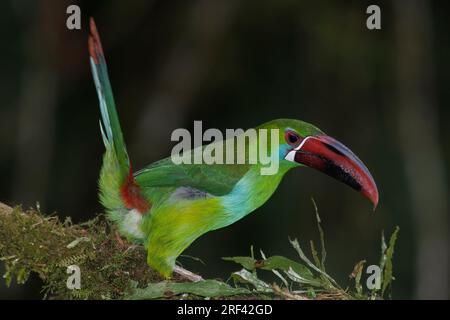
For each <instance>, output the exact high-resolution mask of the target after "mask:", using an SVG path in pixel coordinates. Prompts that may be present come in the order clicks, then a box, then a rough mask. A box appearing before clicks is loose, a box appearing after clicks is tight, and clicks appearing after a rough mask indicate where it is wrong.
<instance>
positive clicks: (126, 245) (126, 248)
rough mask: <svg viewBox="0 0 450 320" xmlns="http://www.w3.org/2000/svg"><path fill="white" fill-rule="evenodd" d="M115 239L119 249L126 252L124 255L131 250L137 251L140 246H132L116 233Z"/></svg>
mask: <svg viewBox="0 0 450 320" xmlns="http://www.w3.org/2000/svg"><path fill="white" fill-rule="evenodd" d="M115 238H116V241H117V244H118V247H119V248H120V249H122V250H124V253H127V252H128V251H130V250H134V249H136V248H137V247H138V246H137V245H135V244H130V243H129V242H127V241H126V240H124V239H122V238H121V237H120V234H119V232H117V231H116V233H115Z"/></svg>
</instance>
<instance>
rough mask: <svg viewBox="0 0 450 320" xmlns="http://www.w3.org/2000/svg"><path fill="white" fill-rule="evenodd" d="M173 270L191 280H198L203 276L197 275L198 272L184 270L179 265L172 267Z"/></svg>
mask: <svg viewBox="0 0 450 320" xmlns="http://www.w3.org/2000/svg"><path fill="white" fill-rule="evenodd" d="M173 272H175V273H177V274H179V275H180V276H182V277H184V278H186V279H188V280H190V281H192V282H198V281H201V280H203V278H202V277H201V276H199V275H198V274H195V273H193V272H191V271H189V270H186V269H184V268H182V267H180V266H175V267H174V268H173Z"/></svg>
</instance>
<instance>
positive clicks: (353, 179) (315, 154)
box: [291, 135, 378, 210]
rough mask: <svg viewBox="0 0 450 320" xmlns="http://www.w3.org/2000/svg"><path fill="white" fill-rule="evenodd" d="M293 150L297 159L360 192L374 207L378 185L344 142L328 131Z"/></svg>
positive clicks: (305, 140) (308, 138) (296, 160)
mask: <svg viewBox="0 0 450 320" xmlns="http://www.w3.org/2000/svg"><path fill="white" fill-rule="evenodd" d="M292 151H295V155H294V160H295V162H298V163H301V164H304V165H306V166H308V167H310V168H314V169H317V170H319V171H322V172H323V173H325V174H327V175H329V176H331V177H333V178H335V179H337V180H339V181H341V182H343V183H345V184H346V185H348V186H350V187H352V188H353V189H355V190H357V191H359V192H361V193H362V194H363V195H364V196H365V197H366V198H368V199H369V200H370V201H371V202H372V203H373V206H374V210H375V208H376V207H377V205H378V189H377V185H376V184H375V181H374V180H373V178H372V175H371V174H370V172H369V170H368V169H367V167H366V166H365V165H364V163H362V161H361V160H359V158H358V157H357V156H356V155H355V154H354V153H353V152H352V151H351V150H350V149H349V148H347V147H346V146H345V145H343V144H342V143H340V142H339V141H337V140H336V139H334V138H332V137H329V136H326V135H318V136H309V137H306V138H305V139H304V140H303V141H302V142H301V143H300V145H299V146H298V147H296V148H295V149H294V150H292ZM292 151H291V152H292Z"/></svg>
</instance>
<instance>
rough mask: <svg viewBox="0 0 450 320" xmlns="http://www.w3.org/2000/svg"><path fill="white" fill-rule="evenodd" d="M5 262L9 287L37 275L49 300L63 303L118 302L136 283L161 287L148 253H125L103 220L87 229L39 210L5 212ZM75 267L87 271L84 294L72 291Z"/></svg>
mask: <svg viewBox="0 0 450 320" xmlns="http://www.w3.org/2000/svg"><path fill="white" fill-rule="evenodd" d="M0 257H1V260H2V261H3V262H4V263H5V266H6V274H5V279H6V284H7V285H9V284H10V283H11V281H13V279H15V281H17V282H18V283H20V284H23V283H25V282H26V280H27V279H28V276H29V274H30V273H31V272H36V273H37V274H38V275H39V276H40V278H41V279H42V280H43V281H44V283H45V287H44V296H45V297H47V298H57V299H118V298H122V297H123V296H124V295H125V294H126V292H127V290H128V289H129V287H130V283H131V282H130V280H134V281H136V282H137V283H138V286H145V285H146V284H147V283H149V282H156V281H161V280H162V279H161V278H160V277H159V276H158V275H157V274H155V272H153V271H152V270H151V269H150V268H149V267H148V266H147V264H146V263H145V261H146V253H145V251H144V249H143V248H142V247H129V248H124V247H123V246H122V245H120V244H119V242H118V241H117V240H116V237H115V232H114V230H111V229H110V228H109V226H108V224H107V223H106V222H105V221H104V219H102V218H97V219H95V220H93V221H90V222H88V223H85V224H82V225H73V224H72V223H71V222H70V221H69V220H67V221H65V222H61V221H59V219H58V218H57V217H55V216H44V215H42V214H41V213H40V212H38V211H37V210H28V211H26V212H23V211H22V210H21V209H20V208H19V207H17V208H15V209H14V210H13V211H12V212H11V213H8V214H6V213H4V212H3V213H2V212H0ZM69 265H78V266H79V267H80V269H81V282H82V289H81V290H70V289H68V288H67V286H66V281H67V278H68V276H69V275H68V274H67V273H66V270H67V267H68V266H69Z"/></svg>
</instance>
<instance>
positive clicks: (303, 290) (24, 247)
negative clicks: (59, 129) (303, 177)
mask: <svg viewBox="0 0 450 320" xmlns="http://www.w3.org/2000/svg"><path fill="white" fill-rule="evenodd" d="M314 207H315V210H316V218H317V223H318V227H319V231H320V237H321V249H322V250H321V252H322V255H321V257H319V256H318V253H317V251H316V250H315V247H314V245H313V244H312V247H311V252H312V256H313V261H311V260H310V259H309V258H307V256H306V255H305V253H304V252H303V251H302V249H301V248H300V245H299V243H298V242H297V240H292V241H291V244H292V245H293V247H294V249H295V250H296V251H297V252H298V254H299V256H300V258H301V261H300V262H297V261H293V260H290V259H287V258H285V257H281V256H272V257H266V256H265V254H264V253H263V252H262V251H261V257H262V259H260V260H256V259H255V258H254V255H253V253H252V256H251V257H229V258H224V259H225V260H228V261H233V262H235V263H238V264H239V265H241V267H243V269H242V270H240V271H238V272H234V273H233V274H232V275H231V279H232V280H234V281H235V286H232V285H229V284H227V283H225V282H222V281H218V280H204V281H200V282H196V283H189V282H188V280H186V279H183V278H181V277H179V276H178V277H174V278H173V279H171V280H170V281H165V280H164V279H162V278H161V277H160V276H159V274H158V273H156V272H154V271H153V270H151V269H150V268H149V267H148V266H147V264H146V262H145V261H146V252H145V250H144V248H143V247H142V246H133V245H124V243H123V242H122V241H118V239H117V233H116V231H115V230H114V229H112V228H111V227H110V226H109V224H108V223H107V222H106V220H105V219H104V218H103V216H101V215H100V216H99V217H97V218H95V219H93V220H91V221H88V222H86V223H82V224H73V223H72V222H71V220H70V219H69V218H68V219H66V220H65V221H63V222H62V221H60V219H59V218H58V217H57V216H46V215H43V214H42V213H41V212H40V210H39V209H29V210H26V211H24V210H22V209H21V208H20V207H16V208H14V209H13V208H11V207H9V206H7V205H5V204H2V203H0V261H3V263H4V264H5V266H6V273H5V275H4V278H5V280H6V284H7V285H8V286H9V284H10V283H11V281H13V280H14V279H16V281H17V282H18V283H19V284H23V283H25V282H26V281H27V279H28V277H29V275H30V274H31V273H32V272H35V273H37V274H38V275H39V277H40V278H41V279H42V280H43V282H44V287H43V293H44V298H51V299H155V298H165V299H180V298H181V299H196V298H202V297H203V298H206V297H208V298H218V299H221V298H226V299H236V298H239V299H273V298H276V299H377V298H382V297H383V294H384V291H385V289H386V288H387V287H388V286H390V284H391V282H392V280H393V276H392V257H393V253H394V245H395V240H396V238H397V233H398V228H397V229H396V231H395V232H394V233H393V235H392V236H391V239H390V241H389V246H388V245H387V244H386V243H385V241H384V237H383V239H382V257H381V263H380V268H381V270H382V272H383V276H382V291H377V290H375V291H371V292H368V293H364V292H363V290H362V286H361V283H360V280H361V273H362V268H363V262H360V263H359V264H357V265H356V266H355V270H354V271H353V273H352V278H354V279H355V287H356V292H352V291H351V290H349V289H342V287H340V286H339V285H338V284H337V283H336V281H335V280H333V278H331V277H330V276H329V275H328V273H326V272H325V255H326V251H325V246H324V235H323V230H322V228H321V226H320V218H319V215H318V212H317V207H316V206H314ZM72 265H76V266H78V267H79V268H80V271H81V288H79V289H69V288H68V286H67V280H68V278H69V276H70V274H68V273H67V270H68V267H69V266H72ZM257 270H258V272H259V271H263V270H266V271H265V272H269V273H273V274H275V275H276V276H277V277H278V278H279V279H281V280H282V284H281V285H278V284H275V283H274V284H270V283H267V282H265V281H264V280H262V279H261V278H259V277H258V275H257ZM238 284H240V285H238ZM295 288H297V289H296V290H295Z"/></svg>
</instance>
